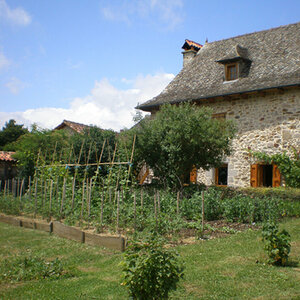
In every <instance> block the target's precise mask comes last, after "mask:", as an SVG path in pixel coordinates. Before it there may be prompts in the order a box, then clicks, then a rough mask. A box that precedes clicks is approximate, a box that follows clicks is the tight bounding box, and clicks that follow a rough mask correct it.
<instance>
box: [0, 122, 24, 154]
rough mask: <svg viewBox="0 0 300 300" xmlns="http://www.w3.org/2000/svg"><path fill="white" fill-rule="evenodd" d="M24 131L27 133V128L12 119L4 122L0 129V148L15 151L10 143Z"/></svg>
mask: <svg viewBox="0 0 300 300" xmlns="http://www.w3.org/2000/svg"><path fill="white" fill-rule="evenodd" d="M25 133H28V129H27V128H24V125H17V124H16V121H15V120H13V119H11V120H9V121H8V122H6V123H5V126H4V127H3V128H2V130H1V131H0V150H7V151H15V149H14V147H13V145H12V144H11V143H12V142H14V141H16V140H17V139H18V138H19V137H20V136H21V135H23V134H25Z"/></svg>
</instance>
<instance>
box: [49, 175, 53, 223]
mask: <svg viewBox="0 0 300 300" xmlns="http://www.w3.org/2000/svg"><path fill="white" fill-rule="evenodd" d="M52 189H53V179H51V181H50V196H49V217H50V220H51V217H52Z"/></svg>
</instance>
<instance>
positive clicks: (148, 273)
mask: <svg viewBox="0 0 300 300" xmlns="http://www.w3.org/2000/svg"><path fill="white" fill-rule="evenodd" d="M122 266H123V273H124V280H123V282H122V285H124V286H125V287H126V288H127V289H128V290H129V294H130V296H131V297H132V298H133V299H145V300H146V299H147V300H148V299H167V298H168V294H169V292H170V291H172V290H176V287H177V283H178V281H179V280H180V278H182V277H183V267H182V265H181V264H180V262H179V260H178V254H177V252H175V250H172V249H166V248H165V247H164V243H163V240H162V239H159V238H158V237H157V236H155V235H151V236H150V238H148V239H147V240H146V241H144V242H143V241H132V242H131V244H130V245H129V247H128V249H127V250H126V253H125V256H124V260H123V262H122Z"/></svg>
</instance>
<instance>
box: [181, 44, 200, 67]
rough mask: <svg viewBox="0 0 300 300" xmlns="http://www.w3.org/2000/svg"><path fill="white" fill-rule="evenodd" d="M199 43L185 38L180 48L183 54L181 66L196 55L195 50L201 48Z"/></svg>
mask: <svg viewBox="0 0 300 300" xmlns="http://www.w3.org/2000/svg"><path fill="white" fill-rule="evenodd" d="M202 47H203V46H202V45H201V44H198V43H195V42H193V41H190V40H185V42H184V44H183V46H182V49H183V50H184V51H183V52H182V54H183V67H185V66H186V65H187V64H189V63H190V61H191V60H192V59H193V58H194V57H195V56H196V54H197V52H198V51H199V50H200V49H201V48H202Z"/></svg>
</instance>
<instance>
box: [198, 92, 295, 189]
mask: <svg viewBox="0 0 300 300" xmlns="http://www.w3.org/2000/svg"><path fill="white" fill-rule="evenodd" d="M201 105H203V106H208V107H210V108H212V109H213V112H214V113H226V119H227V120H233V121H234V123H235V124H236V127H237V134H236V137H235V139H234V140H233V144H232V146H233V153H232V155H231V156H230V157H227V158H225V159H224V163H228V185H229V186H234V187H237V186H239V187H248V186H250V166H251V164H253V163H254V162H255V161H253V158H252V159H251V158H249V156H248V151H247V150H248V149H251V150H253V151H264V152H267V153H269V154H275V153H278V152H283V151H288V152H289V151H290V149H291V146H294V147H296V148H297V149H299V148H300V89H299V88H293V89H290V90H277V91H276V90H275V91H274V92H268V93H261V94H259V93H257V94H253V95H252V96H248V97H246V98H245V97H244V98H238V99H226V100H224V99H221V100H214V101H213V102H212V101H206V102H202V103H201ZM197 181H199V182H203V183H205V184H207V185H210V184H214V183H215V170H209V171H201V170H199V171H198V176H197Z"/></svg>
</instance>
